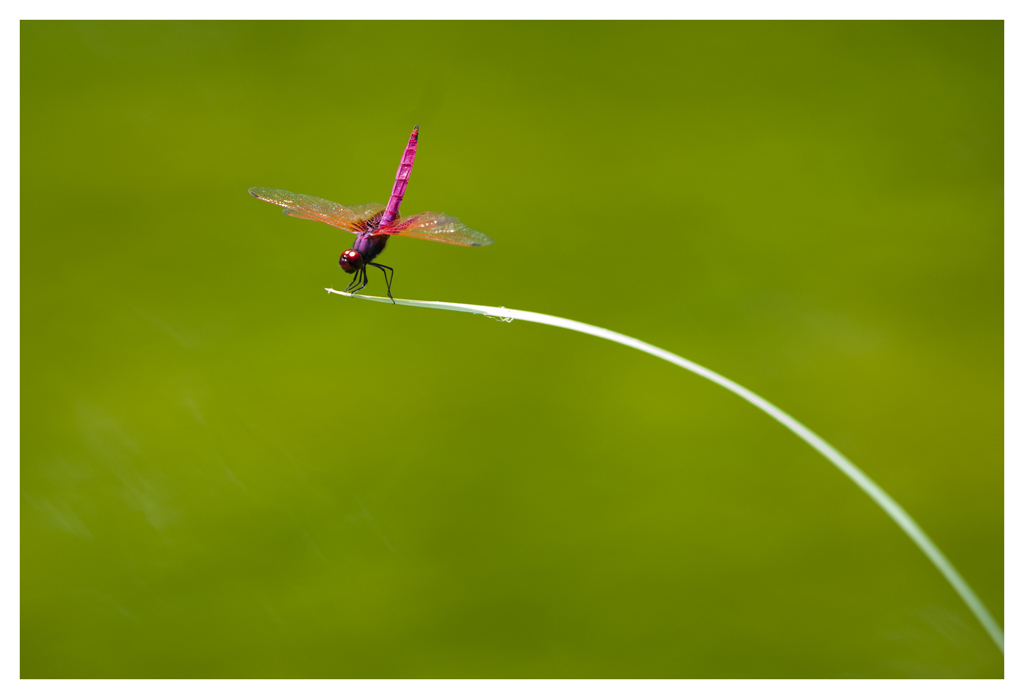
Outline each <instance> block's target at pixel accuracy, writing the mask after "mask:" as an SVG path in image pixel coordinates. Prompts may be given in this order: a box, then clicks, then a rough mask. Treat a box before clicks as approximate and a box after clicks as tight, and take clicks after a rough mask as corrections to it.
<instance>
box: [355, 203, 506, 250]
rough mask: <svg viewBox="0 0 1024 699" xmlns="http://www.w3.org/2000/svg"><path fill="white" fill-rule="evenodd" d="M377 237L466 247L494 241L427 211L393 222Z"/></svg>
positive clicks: (450, 219)
mask: <svg viewBox="0 0 1024 699" xmlns="http://www.w3.org/2000/svg"><path fill="white" fill-rule="evenodd" d="M375 235H400V236H404V237H406V238H419V239H420V240H435V241H437V242H439V243H448V244H449V245H465V246H467V247H479V246H481V245H490V244H491V243H493V242H494V241H493V240H491V239H490V238H488V237H487V236H486V235H484V234H483V233H481V232H480V231H475V230H473V229H472V228H470V227H469V226H467V225H466V224H465V223H463V222H462V221H460V220H459V219H457V218H455V217H454V216H448V215H446V214H436V213H434V212H433V211H427V212H424V213H422V214H416V215H415V216H405V217H403V218H400V219H398V220H396V221H392V222H391V223H390V224H388V225H387V226H384V227H383V228H380V229H379V230H377V231H376V233H375Z"/></svg>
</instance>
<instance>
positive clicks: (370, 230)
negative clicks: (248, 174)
mask: <svg viewBox="0 0 1024 699" xmlns="http://www.w3.org/2000/svg"><path fill="white" fill-rule="evenodd" d="M419 134H420V127H419V126H416V127H415V128H414V129H413V130H412V135H411V136H410V137H409V144H408V145H407V146H406V147H405V152H404V153H403V154H402V162H401V163H399V165H398V174H397V175H395V186H394V187H393V188H392V189H391V199H389V200H388V205H387V207H385V206H384V205H383V204H377V203H372V204H361V205H359V206H342V205H341V204H335V203H334V202H333V201H327V200H326V199H321V198H319V197H311V196H309V195H308V194H295V193H294V192H287V191H285V190H283V189H271V188H269V187H251V188H250V189H249V194H251V195H253V196H254V197H256V198H257V199H262V200H263V201H269V202H270V203H271V204H277V205H278V206H283V207H284V212H285V213H286V214H288V215H289V216H294V217H295V218H304V219H307V220H309V221H321V222H323V223H326V224H327V225H328V226H334V227H335V228H340V229H342V230H343V231H348V232H349V233H355V234H356V243H355V245H353V246H352V248H351V249H349V250H346V251H345V252H343V253H341V258H340V259H339V260H338V264H339V265H341V268H342V269H343V270H345V273H346V274H355V275H356V276H355V278H354V279H353V280H352V282H351V283H350V284H349V285H348V286H347V287H346V288H345V291H348V292H351V293H353V294H357V293H359V292H360V291H362V289H363V288H364V287H365V286H366V284H367V278H366V268H367V266H370V267H376V268H377V269H379V270H380V271H381V272H383V273H384V282H385V283H386V284H387V285H388V298H390V299H391V300H392V302H394V300H395V299H394V297H393V296H391V281H392V280H393V279H394V278H395V270H393V269H391V268H390V267H388V266H387V265H382V264H378V263H376V262H374V261H373V260H374V259H375V258H376V257H377V256H378V255H380V254H381V253H382V252H384V246H385V245H387V244H388V238H389V237H390V236H393V235H400V236H405V237H406V238H420V239H422V240H436V241H437V242H439V243H448V244H450V245H464V246H470V247H479V246H481V245H490V244H491V243H493V242H494V241H493V240H491V239H490V238H488V237H487V236H486V235H484V234H483V233H481V232H480V231H475V230H473V229H472V228H470V227H469V226H467V225H466V224H464V223H462V222H461V221H459V219H457V218H455V217H454V216H446V215H445V214H443V213H441V214H435V213H433V212H431V211H427V212H425V213H422V214H416V215H414V216H406V217H404V218H399V217H398V207H399V206H401V204H402V197H403V196H405V188H406V186H407V185H408V184H409V174H410V173H411V172H412V163H413V161H414V160H415V159H416V145H417V143H418V142H419ZM388 272H391V277H390V278H389V277H388Z"/></svg>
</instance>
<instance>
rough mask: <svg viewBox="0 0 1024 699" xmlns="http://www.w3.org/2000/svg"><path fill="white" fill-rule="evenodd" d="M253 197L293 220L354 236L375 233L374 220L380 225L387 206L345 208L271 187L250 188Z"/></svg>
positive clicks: (367, 205)
mask: <svg viewBox="0 0 1024 699" xmlns="http://www.w3.org/2000/svg"><path fill="white" fill-rule="evenodd" d="M249 194H251V195H253V196H254V197H256V198H257V199H262V200H263V201H269V202H270V203H271V204H277V205H278V206H281V207H284V212H285V213H286V214H288V215H289V216H294V217H295V218H304V219H306V220H308V221H320V222H321V223H326V224H327V225H328V226H334V227H335V228H340V229H341V230H343V231H348V232H350V233H359V232H360V231H366V230H372V227H373V225H375V222H374V220H373V219H374V218H376V219H377V220H378V221H379V220H380V215H381V213H382V212H383V211H384V205H383V204H377V203H376V202H375V203H372V204H360V205H359V206H342V205H341V204H335V203H334V202H333V201H328V200H327V199H321V198H320V197H311V196H309V195H308V194H296V193H295V192H288V191H286V190H284V189H273V188H271V187H250V188H249Z"/></svg>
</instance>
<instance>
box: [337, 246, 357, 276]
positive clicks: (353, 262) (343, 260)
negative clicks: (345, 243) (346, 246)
mask: <svg viewBox="0 0 1024 699" xmlns="http://www.w3.org/2000/svg"><path fill="white" fill-rule="evenodd" d="M338 264H339V265H341V268H342V269H343V270H345V274H352V273H353V272H355V271H356V270H358V269H362V267H363V256H362V255H360V254H359V251H358V250H346V251H345V252H343V253H341V257H340V258H338Z"/></svg>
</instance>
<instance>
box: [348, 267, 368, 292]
mask: <svg viewBox="0 0 1024 699" xmlns="http://www.w3.org/2000/svg"><path fill="white" fill-rule="evenodd" d="M356 281H361V282H362V284H360V285H359V286H358V287H356V288H355V289H353V290H352V293H353V294H358V293H359V292H360V291H362V290H363V289H364V288H366V285H367V284H368V283H369V281H370V280H369V279H368V278H367V277H366V267H361V268H360V269H359V274H358V275H356V279H355V280H354V281H353V283H355V282H356Z"/></svg>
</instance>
